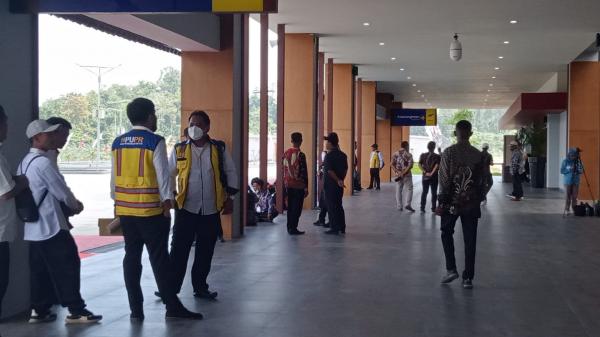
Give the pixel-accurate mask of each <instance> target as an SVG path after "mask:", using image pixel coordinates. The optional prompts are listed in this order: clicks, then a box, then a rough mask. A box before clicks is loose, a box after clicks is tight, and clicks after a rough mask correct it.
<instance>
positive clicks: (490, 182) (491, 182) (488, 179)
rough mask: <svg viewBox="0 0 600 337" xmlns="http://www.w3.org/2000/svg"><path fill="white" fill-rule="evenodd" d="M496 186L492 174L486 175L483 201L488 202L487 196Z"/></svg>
mask: <svg viewBox="0 0 600 337" xmlns="http://www.w3.org/2000/svg"><path fill="white" fill-rule="evenodd" d="M493 185H494V177H493V176H492V174H491V173H486V174H485V175H484V177H483V188H484V197H483V200H487V195H488V193H489V192H490V190H491V189H492V186H493Z"/></svg>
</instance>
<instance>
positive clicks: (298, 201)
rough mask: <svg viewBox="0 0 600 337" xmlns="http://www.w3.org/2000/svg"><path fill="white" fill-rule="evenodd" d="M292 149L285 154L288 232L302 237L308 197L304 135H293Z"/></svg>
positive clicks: (284, 173)
mask: <svg viewBox="0 0 600 337" xmlns="http://www.w3.org/2000/svg"><path fill="white" fill-rule="evenodd" d="M291 138H292V139H291V140H292V147H290V148H289V149H287V150H286V151H285V153H284V154H283V179H284V184H285V188H286V192H287V193H286V194H287V198H288V204H287V205H288V211H287V231H288V234H290V235H302V234H304V232H303V231H299V230H298V222H299V221H300V215H301V214H302V207H303V204H304V198H306V197H307V196H308V168H307V166H306V156H305V155H304V153H303V152H302V151H301V150H300V146H301V145H302V134H301V133H300V132H294V133H292V137H291Z"/></svg>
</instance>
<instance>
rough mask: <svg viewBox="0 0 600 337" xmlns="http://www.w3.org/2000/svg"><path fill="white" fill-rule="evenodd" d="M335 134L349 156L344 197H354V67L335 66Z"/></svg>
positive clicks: (333, 120) (347, 65)
mask: <svg viewBox="0 0 600 337" xmlns="http://www.w3.org/2000/svg"><path fill="white" fill-rule="evenodd" d="M332 126H333V132H336V133H337V134H338V136H339V138H340V149H341V150H342V151H343V152H344V153H346V155H347V156H348V174H347V175H346V180H345V184H346V189H345V190H344V195H352V171H353V169H352V152H353V151H354V139H352V65H351V64H334V65H333V118H332Z"/></svg>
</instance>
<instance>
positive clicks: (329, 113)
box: [325, 58, 334, 134]
mask: <svg viewBox="0 0 600 337" xmlns="http://www.w3.org/2000/svg"><path fill="white" fill-rule="evenodd" d="M333 92H334V88H333V59H332V58H329V59H327V98H326V102H327V114H326V115H325V125H326V130H327V134H329V133H331V132H333Z"/></svg>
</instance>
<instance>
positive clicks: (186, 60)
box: [181, 49, 243, 238]
mask: <svg viewBox="0 0 600 337" xmlns="http://www.w3.org/2000/svg"><path fill="white" fill-rule="evenodd" d="M194 110H204V111H206V112H207V113H208V115H209V116H210V121H211V123H210V135H211V137H213V138H215V139H219V140H222V141H224V142H225V143H226V144H227V148H228V149H229V152H230V153H231V149H232V145H233V144H232V139H233V138H232V137H233V134H232V122H233V121H232V115H233V52H232V50H231V49H226V50H224V51H221V52H218V53H199V52H183V53H182V55H181V127H182V129H183V128H185V127H187V120H188V117H189V115H190V114H191V113H192V111H194ZM237 169H238V172H239V171H240V168H239V167H238V168H237ZM242 191H243V189H242ZM221 219H222V224H223V232H224V234H225V236H226V237H228V238H231V233H232V229H233V228H232V222H231V216H230V215H223V216H221Z"/></svg>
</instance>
